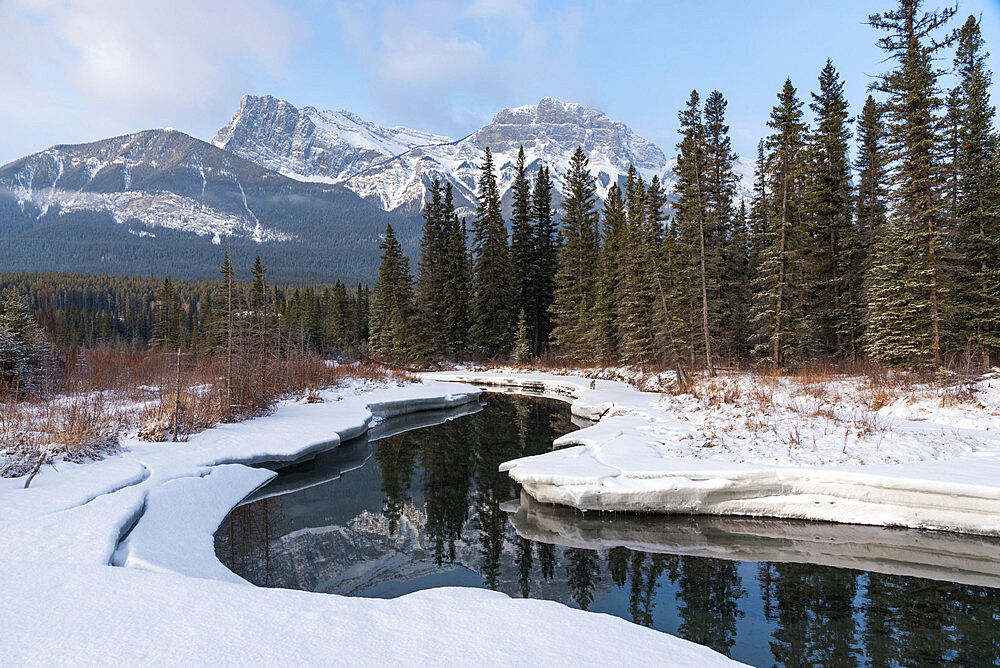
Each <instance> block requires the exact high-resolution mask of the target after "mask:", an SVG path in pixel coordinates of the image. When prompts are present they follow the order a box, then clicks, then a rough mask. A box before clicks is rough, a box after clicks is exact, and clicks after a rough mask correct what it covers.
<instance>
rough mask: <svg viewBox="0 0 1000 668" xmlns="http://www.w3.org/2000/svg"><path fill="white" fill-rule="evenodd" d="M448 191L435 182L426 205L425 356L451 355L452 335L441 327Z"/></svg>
mask: <svg viewBox="0 0 1000 668" xmlns="http://www.w3.org/2000/svg"><path fill="white" fill-rule="evenodd" d="M443 192H444V188H442V186H441V182H440V181H438V179H434V181H433V182H432V183H431V186H430V188H429V189H428V192H427V195H428V196H427V200H426V203H425V204H424V211H423V216H424V229H423V235H422V237H421V239H420V263H419V267H420V273H419V274H418V276H417V291H416V299H417V312H418V314H419V331H420V334H419V339H420V342H421V347H422V348H424V350H423V352H424V353H425V354H435V355H440V354H443V353H446V352H447V348H448V334H449V332H448V331H447V329H446V328H444V327H442V326H441V323H442V322H445V320H446V318H447V310H448V292H447V290H446V288H445V286H446V284H447V282H448V270H449V262H448V254H449V247H450V245H451V243H452V239H451V237H450V232H451V229H450V222H451V221H450V220H449V216H450V215H451V212H446V211H445V204H444V201H443V198H442V196H443Z"/></svg>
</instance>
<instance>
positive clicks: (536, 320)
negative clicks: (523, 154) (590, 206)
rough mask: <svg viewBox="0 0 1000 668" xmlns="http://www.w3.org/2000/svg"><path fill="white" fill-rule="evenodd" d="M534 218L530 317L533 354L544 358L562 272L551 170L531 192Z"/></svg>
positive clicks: (537, 180)
mask: <svg viewBox="0 0 1000 668" xmlns="http://www.w3.org/2000/svg"><path fill="white" fill-rule="evenodd" d="M531 216H532V224H533V226H534V231H535V268H536V270H537V272H538V273H537V277H536V281H535V294H534V299H533V304H532V310H531V312H530V313H527V314H526V315H527V316H528V319H529V321H530V322H531V325H530V326H531V331H532V333H533V334H534V341H533V346H534V354H535V355H541V354H542V352H543V350H545V349H546V348H548V346H549V337H550V336H551V334H552V313H551V312H550V309H551V308H552V302H553V301H555V286H556V272H557V271H558V269H559V239H558V234H559V230H558V228H557V226H556V222H555V220H554V219H553V217H552V180H551V178H550V177H549V168H548V167H539V168H538V175H537V176H536V177H535V187H534V189H533V190H532V192H531Z"/></svg>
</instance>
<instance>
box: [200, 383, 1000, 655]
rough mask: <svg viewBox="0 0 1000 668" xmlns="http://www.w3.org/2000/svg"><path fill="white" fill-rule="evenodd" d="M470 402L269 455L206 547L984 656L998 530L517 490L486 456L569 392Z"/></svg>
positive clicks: (232, 554)
mask: <svg viewBox="0 0 1000 668" xmlns="http://www.w3.org/2000/svg"><path fill="white" fill-rule="evenodd" d="M487 402H488V406H487V407H486V409H485V410H483V411H481V412H479V413H476V414H474V415H469V416H467V417H463V418H461V419H455V420H451V421H448V422H445V423H443V424H438V425H436V426H431V427H426V428H423V429H419V430H417V431H407V432H404V433H398V434H395V435H393V436H389V437H387V438H384V439H382V440H379V441H377V442H376V443H373V444H369V443H367V442H364V441H358V442H354V443H348V444H344V446H341V447H340V448H337V449H336V450H334V451H331V452H329V453H326V454H324V455H322V456H320V457H318V458H317V459H316V460H315V461H313V462H311V463H302V464H299V465H297V466H296V467H294V468H293V469H292V470H289V471H286V472H285V473H283V475H282V476H280V477H279V478H278V479H276V481H275V482H274V483H272V485H269V486H268V487H266V488H265V489H263V490H261V491H260V492H259V493H258V494H257V495H256V500H253V501H252V502H249V503H247V504H245V505H243V506H241V507H239V508H237V509H235V510H234V511H233V512H232V513H231V514H230V516H229V517H228V518H227V520H226V521H225V522H224V524H223V526H222V527H220V530H219V532H218V533H217V535H216V541H217V543H216V544H217V552H218V554H219V557H220V559H222V560H223V562H224V563H226V564H227V565H228V566H229V567H230V568H232V569H233V571H234V572H236V573H238V574H240V575H242V576H243V577H245V578H247V579H248V580H250V581H252V582H255V583H257V584H261V585H269V586H281V587H291V588H298V589H306V590H314V591H326V592H337V593H342V594H351V595H364V596H397V595H401V594H404V593H408V592H409V591H414V590H416V589H423V588H427V587H433V586H445V585H462V586H477V587H483V586H486V587H491V588H494V589H498V590H500V591H503V592H506V593H508V594H510V595H512V596H531V597H533V598H548V599H553V600H557V601H560V602H563V603H566V604H569V605H578V606H580V607H583V608H588V609H590V610H595V611H599V612H608V613H611V614H615V615H618V616H621V617H623V618H625V619H629V620H631V621H633V622H635V623H638V624H643V625H647V626H652V627H654V628H656V629H659V630H661V631H666V632H668V633H675V634H678V635H680V636H682V637H684V638H687V639H689V640H692V641H694V642H698V643H701V644H705V645H708V646H709V647H712V648H713V649H716V650H718V651H720V652H723V653H725V654H727V655H731V656H733V657H734V658H737V659H740V660H742V661H745V662H747V663H751V664H754V665H762V664H767V665H771V664H777V665H856V664H873V665H940V664H945V663H951V664H959V665H994V664H997V663H998V657H1000V618H998V617H997V612H996V611H997V610H998V609H1000V589H998V588H995V586H996V584H998V583H997V570H996V569H997V564H996V555H997V554H1000V545H998V544H997V543H996V542H995V541H990V540H989V539H979V538H973V539H971V540H970V539H968V538H967V537H955V536H949V535H947V534H936V533H931V532H918V531H891V530H879V529H874V528H870V527H850V526H844V525H822V524H815V523H795V522H787V521H768V520H752V519H742V520H737V519H724V518H711V517H700V518H692V517H673V518H670V517H667V518H664V517H659V518H656V517H649V516H636V515H626V514H619V515H614V514H603V515H602V514H599V513H585V514H581V513H578V512H576V511H573V510H569V509H558V508H555V507H551V506H540V505H538V504H531V503H530V500H529V499H524V502H523V503H519V502H518V501H512V500H513V499H517V498H519V496H520V490H519V489H518V488H517V486H516V485H515V484H514V483H513V482H512V481H511V480H510V478H509V477H508V476H507V475H505V474H501V473H499V472H498V465H499V464H500V463H501V462H503V461H506V460H509V459H512V458H514V457H518V456H522V455H530V454H535V453H537V452H541V451H544V450H546V449H548V447H550V445H551V442H552V439H553V438H554V437H555V436H557V435H561V434H563V433H565V432H568V431H571V430H572V429H573V425H572V423H571V422H570V421H569V411H568V409H567V407H566V406H565V404H559V403H555V402H551V401H543V400H529V399H523V398H518V399H511V398H507V397H498V396H490V397H488V398H487ZM428 417H429V416H428ZM390 426H391V425H390V423H389V422H386V423H385V426H384V428H385V429H389V428H390ZM345 471H346V473H345ZM290 490H295V491H290ZM286 491H287V492H289V493H279V492H286ZM928 578H933V579H928ZM991 583H992V584H993V587H989V586H982V585H984V584H986V585H988V584H991Z"/></svg>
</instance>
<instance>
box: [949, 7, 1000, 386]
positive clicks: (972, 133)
mask: <svg viewBox="0 0 1000 668" xmlns="http://www.w3.org/2000/svg"><path fill="white" fill-rule="evenodd" d="M988 55H989V54H988V53H986V52H984V51H983V38H982V34H981V33H980V29H979V22H978V21H977V20H976V18H975V17H973V16H970V17H969V18H968V20H967V21H966V22H965V24H964V25H963V26H962V28H961V29H960V30H959V32H958V49H957V52H956V55H955V71H956V73H957V74H958V76H959V79H960V81H959V86H958V90H959V91H960V92H961V106H960V109H959V122H960V127H959V137H958V142H957V143H958V147H957V155H956V167H957V169H956V172H957V174H958V177H959V186H958V188H957V202H956V207H955V211H956V217H957V221H956V223H957V224H956V246H957V248H958V251H959V253H960V255H961V258H962V265H961V267H960V272H961V273H960V276H959V279H960V280H959V281H958V283H957V287H958V290H957V292H958V294H957V295H956V301H957V306H958V314H957V315H958V318H957V322H958V324H959V327H960V329H961V332H962V343H964V344H965V345H966V346H968V347H969V348H970V349H973V350H978V351H980V352H981V354H982V357H983V366H984V367H985V368H987V369H988V368H989V367H990V365H991V362H992V360H993V359H994V358H995V356H996V354H997V353H998V352H1000V141H998V139H997V134H996V131H995V129H994V127H993V118H994V116H995V114H996V110H995V108H994V107H993V105H992V104H991V103H990V94H989V86H990V81H991V74H990V72H989V70H987V69H986V65H985V61H986V58H987V57H988Z"/></svg>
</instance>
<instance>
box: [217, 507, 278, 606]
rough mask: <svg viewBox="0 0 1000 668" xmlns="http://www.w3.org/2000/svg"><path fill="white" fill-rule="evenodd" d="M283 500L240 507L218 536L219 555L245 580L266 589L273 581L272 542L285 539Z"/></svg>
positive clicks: (225, 523)
mask: <svg viewBox="0 0 1000 668" xmlns="http://www.w3.org/2000/svg"><path fill="white" fill-rule="evenodd" d="M282 518H283V511H282V499H281V497H275V498H270V499H262V500H260V501H257V502H255V503H251V504H248V505H245V506H237V507H236V508H233V510H232V511H231V512H230V513H229V515H228V516H227V517H226V519H225V520H224V521H223V522H222V525H221V526H220V527H219V529H218V531H216V534H215V553H216V555H217V556H218V557H219V561H221V562H222V563H223V564H225V566H226V567H227V568H228V569H229V570H231V571H232V572H234V573H236V574H237V575H239V576H240V577H241V578H243V579H244V580H247V581H248V582H252V583H253V584H255V585H258V586H261V587H266V586H268V585H269V584H270V578H271V566H272V564H271V542H272V541H273V540H274V539H275V538H277V537H278V536H280V535H281V524H282Z"/></svg>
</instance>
